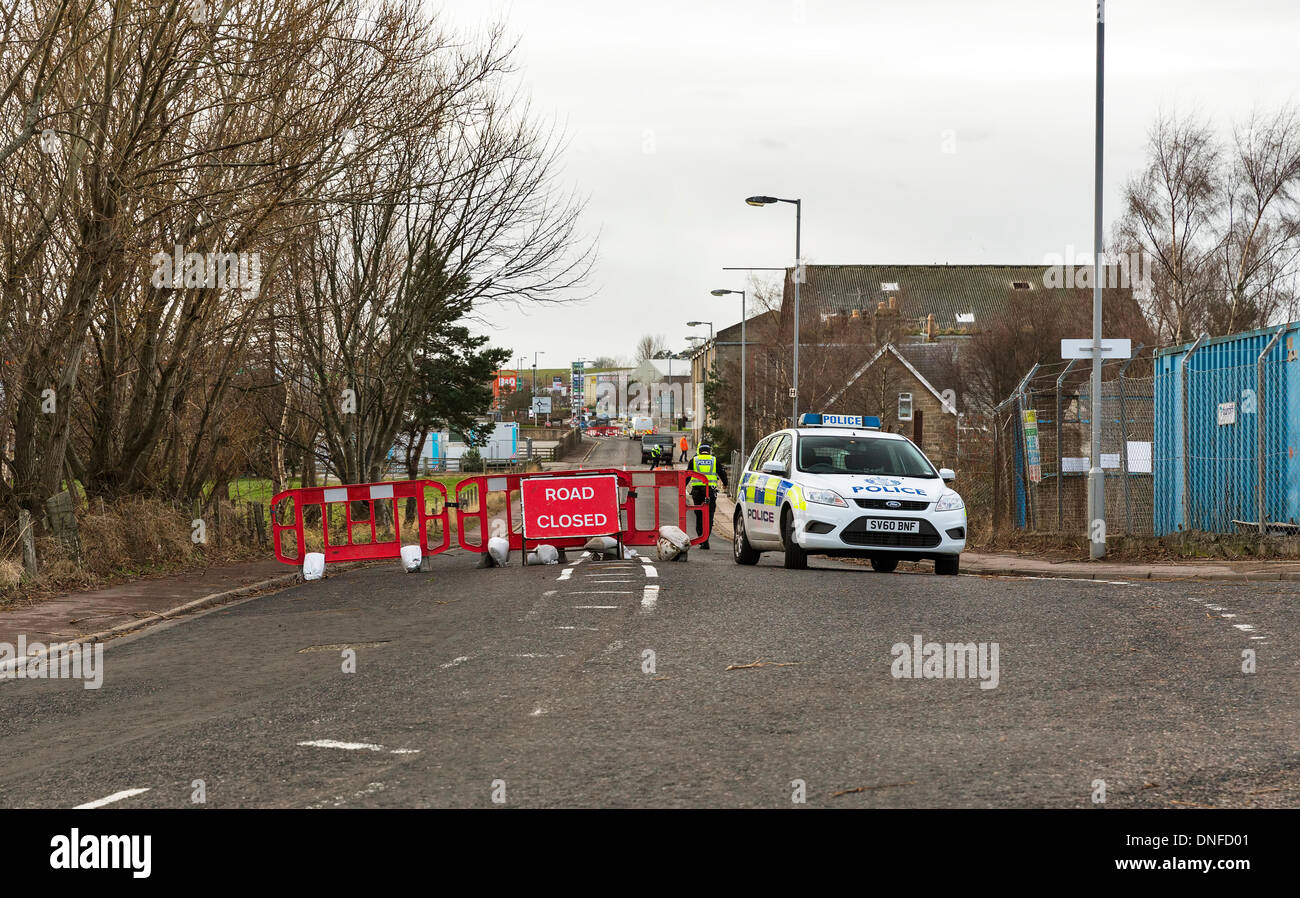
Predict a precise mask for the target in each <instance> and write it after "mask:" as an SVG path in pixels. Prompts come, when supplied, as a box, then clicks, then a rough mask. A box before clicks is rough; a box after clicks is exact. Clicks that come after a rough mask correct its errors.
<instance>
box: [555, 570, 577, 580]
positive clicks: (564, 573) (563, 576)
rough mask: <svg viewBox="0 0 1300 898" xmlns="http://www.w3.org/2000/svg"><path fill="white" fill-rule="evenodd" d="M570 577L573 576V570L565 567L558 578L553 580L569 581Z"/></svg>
mask: <svg viewBox="0 0 1300 898" xmlns="http://www.w3.org/2000/svg"><path fill="white" fill-rule="evenodd" d="M572 576H573V568H571V567H566V568H565V569H564V570H562V571H560V576H558V577H556V578H555V579H556V580H568V579H569V578H570V577H572Z"/></svg>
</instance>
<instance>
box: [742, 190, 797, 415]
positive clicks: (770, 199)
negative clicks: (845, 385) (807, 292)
mask: <svg viewBox="0 0 1300 898" xmlns="http://www.w3.org/2000/svg"><path fill="white" fill-rule="evenodd" d="M745 202H746V203H748V204H749V205H751V206H770V205H771V204H772V203H793V204H794V384H793V385H792V386H791V387H790V399H791V401H792V406H791V416H792V418H793V422H794V425H795V426H796V427H797V426H798V425H799V282H800V281H801V280H803V263H802V261H801V260H800V257H799V232H800V229H801V227H802V224H803V200H786V199H781V198H780V197H775V196H751V197H747V198H746V199H745Z"/></svg>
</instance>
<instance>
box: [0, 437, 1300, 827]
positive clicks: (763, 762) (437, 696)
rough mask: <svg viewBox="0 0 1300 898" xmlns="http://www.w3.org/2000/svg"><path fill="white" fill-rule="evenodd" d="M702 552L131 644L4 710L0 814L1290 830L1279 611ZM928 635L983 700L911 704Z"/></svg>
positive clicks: (311, 600)
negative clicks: (772, 817) (1242, 816)
mask: <svg viewBox="0 0 1300 898" xmlns="http://www.w3.org/2000/svg"><path fill="white" fill-rule="evenodd" d="M620 444H621V445H620ZM634 445H635V444H633V443H632V442H631V441H627V440H622V441H612V442H611V443H609V444H608V445H607V446H605V445H602V446H600V447H598V448H597V449H596V451H595V452H594V453H593V457H592V458H591V459H589V461H588V465H592V464H596V463H599V462H600V461H601V459H600V458H597V457H596V456H597V455H601V454H607V455H611V456H612V455H615V454H617V453H618V452H620V451H622V452H630V451H631V450H630V449H628V448H627V447H630V446H634ZM608 463H611V464H612V463H615V462H614V461H613V460H612V458H611V459H608ZM713 546H714V549H713V551H711V552H703V551H700V550H695V551H693V552H692V553H691V555H690V559H689V561H688V562H687V563H662V562H658V561H654V562H649V561H645V560H630V561H601V562H597V561H593V560H590V559H581V560H575V556H573V555H571V556H570V559H569V563H566V564H562V565H559V566H543V567H527V568H524V567H520V566H519V565H518V559H517V558H512V566H510V567H507V568H504V569H496V570H489V569H479V568H477V567H476V566H475V565H476V562H477V556H472V555H467V554H464V553H459V552H456V553H449V554H446V555H442V556H439V557H438V558H436V559H435V560H434V570H433V571H432V572H431V573H423V574H404V573H402V572H401V571H400V570H399V569H398V567H397V564H396V563H393V564H391V565H389V564H384V565H382V566H376V567H371V568H364V569H359V570H353V571H349V572H343V573H340V574H337V575H334V576H330V577H328V578H327V579H325V580H323V581H318V582H313V583H304V584H301V585H299V586H297V587H294V588H292V589H288V590H285V591H283V592H280V593H277V594H274V595H269V596H263V597H260V598H254V599H249V600H246V601H243V602H241V603H240V604H236V605H230V606H224V607H221V608H218V609H215V610H213V611H211V612H208V613H206V614H202V615H199V616H194V617H190V618H186V619H182V620H179V621H175V622H171V623H168V624H165V625H163V626H161V627H156V628H154V629H152V630H149V631H147V632H145V633H142V634H140V635H136V636H133V637H129V638H123V639H119V640H115V641H113V642H111V643H109V645H108V647H107V652H106V654H105V662H104V664H105V671H104V681H103V686H102V688H100V689H97V690H88V689H84V688H82V685H81V684H80V683H78V682H72V681H68V680H48V681H26V680H10V681H6V682H3V683H0V703H2V705H3V708H4V714H3V715H0V740H2V742H3V745H4V747H5V751H4V759H3V761H0V805H4V806H9V807H54V808H68V807H74V806H77V805H82V804H87V803H92V802H97V801H102V800H105V799H110V798H111V799H112V800H111V801H110V802H109V804H110V805H111V806H113V807H186V806H192V805H193V804H194V803H195V802H194V801H193V799H194V797H195V796H196V794H197V793H198V791H199V789H200V788H201V789H202V791H203V793H204V795H203V797H204V799H205V804H206V805H207V806H209V807H250V806H251V807H390V806H399V807H412V806H414V807H423V806H463V807H491V806H493V804H494V803H496V804H505V805H507V806H524V807H529V806H533V807H536V806H548V807H555V806H619V807H641V806H719V805H720V806H770V807H789V806H791V804H792V803H798V802H795V801H794V800H795V799H797V798H800V797H802V798H804V799H805V800H806V804H807V805H808V806H830V807H917V806H920V807H933V806H943V807H952V806H956V807H988V806H993V807H1001V806H1015V807H1020V806H1030V807H1037V806H1054V807H1057V806H1064V807H1090V806H1092V805H1093V804H1094V798H1095V797H1096V796H1097V795H1098V794H1099V792H1098V789H1099V787H1098V785H1097V782H1098V781H1104V783H1105V803H1106V804H1107V805H1108V806H1112V807H1178V806H1187V805H1191V806H1196V805H1209V806H1220V807H1250V806H1295V805H1297V804H1300V776H1298V775H1297V762H1298V761H1300V756H1298V752H1300V748H1298V747H1300V723H1298V721H1300V713H1297V711H1300V707H1298V705H1300V698H1298V697H1297V696H1298V695H1300V690H1298V689H1297V685H1298V684H1297V680H1298V679H1300V678H1298V677H1297V664H1298V663H1300V661H1298V660H1297V653H1296V650H1295V649H1296V645H1297V639H1298V638H1300V632H1297V629H1298V628H1297V622H1296V621H1297V619H1296V615H1295V613H1294V587H1293V586H1292V585H1290V584H1285V583H1276V584H1269V583H1250V584H1245V583H1243V584H1195V583H1149V582H1148V583H1137V582H1131V583H1125V582H1115V583H1107V582H1103V581H1065V580H1031V579H996V578H980V577H970V576H962V577H956V578H946V577H943V578H941V577H936V576H934V575H932V574H928V573H920V574H877V573H874V572H872V571H871V569H870V568H869V567H863V566H857V565H851V564H848V563H841V562H832V561H828V560H825V559H813V561H812V569H810V570H808V571H787V570H784V569H783V568H782V567H780V565H779V560H778V559H777V558H775V557H771V556H764V558H763V560H762V561H761V563H760V564H759V565H758V566H757V567H749V568H747V567H741V566H738V565H735V564H734V563H733V562H732V560H731V557H730V553H729V550H728V546H727V544H726V542H725V541H724V540H721V539H718V540H715V541H714V543H713ZM916 634H919V635H920V638H921V640H922V643H923V644H924V643H929V642H936V643H941V644H946V643H949V642H953V643H962V644H964V643H975V644H976V645H977V646H978V645H979V644H984V646H985V647H986V648H987V649H988V651H987V652H986V659H987V660H988V661H989V665H987V666H986V668H985V671H984V673H985V674H988V675H987V676H983V677H981V676H975V677H971V676H966V677H963V678H939V677H935V678H926V677H924V676H923V677H921V678H907V677H900V676H895V675H894V674H895V673H897V672H899V670H900V664H899V663H898V660H897V653H896V651H895V648H894V647H895V646H896V645H899V644H902V645H906V646H908V647H909V648H910V647H911V645H912V643H913V640H914V637H915V636H916ZM994 644H996V647H997V652H998V654H997V669H996V686H995V687H993V688H981V687H982V686H988V685H989V684H990V683H993V682H994V677H993V676H992V673H993V671H992V666H991V662H992V647H993V645H994ZM1247 649H1250V650H1254V652H1255V653H1256V667H1255V672H1254V673H1244V672H1243V670H1242V664H1243V657H1242V652H1243V650H1247ZM348 650H351V651H354V652H355V672H345V671H344V669H343V668H344V666H345V653H346V652H347V651H348ZM902 666H903V667H907V665H902ZM728 668H733V669H728ZM977 673H978V671H977ZM196 781H202V784H201V787H200V785H199V784H198V783H197V782H196ZM133 790H144V791H138V792H135V791H133Z"/></svg>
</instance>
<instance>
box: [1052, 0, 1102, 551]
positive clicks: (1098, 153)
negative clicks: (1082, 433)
mask: <svg viewBox="0 0 1300 898" xmlns="http://www.w3.org/2000/svg"><path fill="white" fill-rule="evenodd" d="M1105 61H1106V0H1097V124H1096V129H1095V130H1096V141H1097V142H1096V146H1095V147H1094V148H1093V157H1094V169H1095V171H1094V180H1093V206H1094V208H1093V232H1092V409H1091V410H1090V412H1089V417H1090V418H1091V419H1092V448H1091V452H1092V465H1091V466H1090V467H1089V468H1088V522H1089V523H1088V555H1089V557H1090V558H1092V559H1094V560H1096V559H1099V558H1105V557H1106V474H1105V472H1104V471H1103V470H1102V467H1101V427H1102V414H1101V413H1102V397H1101V364H1102V360H1101V162H1102V123H1103V115H1102V109H1103V95H1104V90H1103V88H1104V82H1105V71H1106V65H1105ZM1058 476H1059V475H1058Z"/></svg>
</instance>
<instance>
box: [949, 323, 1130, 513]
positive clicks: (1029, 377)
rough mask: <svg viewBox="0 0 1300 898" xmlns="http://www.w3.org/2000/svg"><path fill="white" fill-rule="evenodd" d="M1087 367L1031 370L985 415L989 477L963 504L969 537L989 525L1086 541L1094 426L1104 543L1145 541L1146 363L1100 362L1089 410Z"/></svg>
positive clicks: (1053, 366)
mask: <svg viewBox="0 0 1300 898" xmlns="http://www.w3.org/2000/svg"><path fill="white" fill-rule="evenodd" d="M1091 368H1092V364H1091V362H1090V361H1088V360H1071V361H1068V362H1060V363H1055V364H1051V365H1036V366H1034V368H1033V369H1031V370H1030V371H1028V372H1026V374H1025V376H1024V378H1023V379H1022V380H1021V382H1020V385H1019V386H1018V387H1017V389H1016V390H1015V391H1014V392H1013V393H1012V394H1011V395H1010V396H1008V397H1007V398H1006V399H1004V400H1003V401H1002V402H1001V403H999V404H998V405H997V406H996V407H995V408H994V410H993V412H992V414H990V415H989V416H988V420H987V427H986V428H984V430H986V431H987V436H988V440H987V451H988V455H987V456H985V457H987V458H988V467H989V474H988V475H987V477H986V478H985V477H981V478H980V482H979V483H978V484H977V485H976V487H975V489H973V490H971V491H970V495H969V496H968V498H967V505H968V507H969V508H970V509H971V517H972V529H973V530H975V531H977V532H978V530H979V524H980V523H981V521H982V520H987V526H988V527H989V528H990V529H991V530H993V531H997V530H999V529H1002V528H1015V529H1018V530H1026V531H1032V532H1039V533H1075V534H1077V533H1085V532H1087V530H1088V526H1089V519H1088V471H1089V468H1090V466H1091V462H1090V454H1091V442H1092V428H1093V425H1094V421H1095V422H1096V424H1097V426H1099V427H1100V429H1101V459H1100V462H1101V468H1102V471H1103V473H1104V475H1105V490H1106V525H1107V530H1108V534H1109V535H1120V534H1123V535H1129V536H1150V535H1152V533H1153V532H1154V502H1155V499H1154V493H1155V490H1154V484H1153V475H1154V454H1153V443H1154V439H1155V421H1154V418H1155V402H1154V381H1153V377H1152V375H1151V370H1152V354H1151V352H1150V351H1147V352H1145V353H1144V352H1142V350H1141V348H1140V347H1139V352H1138V353H1137V354H1135V355H1134V357H1133V358H1130V359H1122V360H1115V361H1110V362H1108V363H1107V364H1106V365H1105V366H1104V367H1103V369H1102V377H1103V380H1102V390H1101V396H1100V401H1099V402H1097V403H1096V408H1095V410H1094V402H1093V398H1092V395H1091V385H1090V375H1091ZM977 457H978V456H977ZM977 465H978V461H977Z"/></svg>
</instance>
